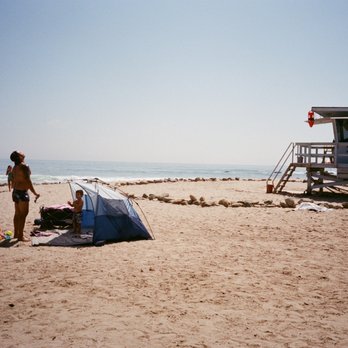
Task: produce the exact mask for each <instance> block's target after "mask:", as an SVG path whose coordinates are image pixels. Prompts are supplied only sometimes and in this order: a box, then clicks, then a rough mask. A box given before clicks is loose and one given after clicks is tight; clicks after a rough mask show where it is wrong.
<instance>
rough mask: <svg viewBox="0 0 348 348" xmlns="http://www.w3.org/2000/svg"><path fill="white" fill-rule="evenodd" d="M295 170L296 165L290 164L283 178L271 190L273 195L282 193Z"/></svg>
mask: <svg viewBox="0 0 348 348" xmlns="http://www.w3.org/2000/svg"><path fill="white" fill-rule="evenodd" d="M295 169H296V165H295V164H294V163H290V164H289V166H288V167H287V169H286V170H285V172H284V174H283V176H282V177H281V178H280V180H279V182H278V184H277V186H276V187H275V188H274V189H273V192H274V193H280V192H282V191H283V188H284V187H285V185H286V184H287V182H288V181H289V179H290V178H291V176H292V174H293V173H294V171H295Z"/></svg>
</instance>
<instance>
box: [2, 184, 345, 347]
mask: <svg viewBox="0 0 348 348" xmlns="http://www.w3.org/2000/svg"><path fill="white" fill-rule="evenodd" d="M304 185H305V184H303V183H301V182H293V183H290V185H289V189H291V191H294V192H303V191H304V189H305V186H304ZM265 186H266V185H265V182H264V181H247V180H239V181H237V180H234V181H220V180H217V181H199V182H183V181H179V182H166V183H151V184H143V185H123V186H121V189H122V190H123V191H125V192H127V193H128V194H131V195H134V196H135V197H136V201H137V202H138V203H139V204H140V206H141V208H142V209H143V211H144V212H145V214H146V217H147V219H148V221H149V223H150V225H151V227H152V230H153V232H154V235H155V237H156V239H155V240H153V241H137V242H122V243H113V244H107V245H104V246H102V247H94V246H89V247H48V246H37V247H33V246H31V245H30V243H11V246H10V247H1V248H0V262H1V265H2V267H1V270H0V272H1V277H0V297H1V302H0V313H1V334H0V341H1V344H0V346H1V347H8V348H9V347H197V348H198V347H214V348H215V347H342V348H343V347H347V346H348V324H347V323H348V314H347V310H348V273H347V264H348V253H347V252H348V244H347V226H348V214H347V212H348V210H347V209H345V208H343V206H345V205H346V203H347V201H348V199H347V195H346V196H342V195H340V196H333V195H325V196H323V197H318V196H315V197H312V199H313V202H314V203H316V204H320V206H325V207H328V208H331V209H329V210H328V211H325V212H314V211H308V210H296V209H294V208H291V207H284V208H282V207H281V205H283V206H284V202H285V199H286V198H291V199H292V200H293V201H294V202H295V204H296V205H298V203H299V201H300V200H301V199H303V198H304V197H302V196H301V195H298V194H295V195H288V196H287V195H275V194H267V193H266V190H265ZM36 189H37V191H38V192H39V193H40V194H41V197H40V199H39V201H38V202H37V203H36V204H35V203H34V202H33V201H32V202H31V203H30V213H29V216H28V218H27V223H26V228H25V234H26V236H27V237H29V235H30V232H31V230H32V229H33V221H34V219H36V218H38V217H39V216H40V215H39V208H40V206H42V205H44V206H48V205H51V204H62V203H66V201H67V200H68V199H71V195H70V189H69V186H68V184H52V185H37V186H36ZM152 195H153V196H152ZM190 195H191V196H195V197H196V198H197V199H198V200H199V199H200V198H201V197H202V198H203V200H204V201H205V202H207V206H205V207H202V206H201V205H195V204H189V203H188V201H189V200H190ZM157 196H159V197H166V198H167V200H168V201H169V202H168V203H165V202H163V201H162V202H161V201H159V200H158V198H156V197H157ZM143 197H145V198H143ZM149 198H150V199H149ZM183 200H185V202H184V201H183ZM203 200H200V201H201V202H202V201H203ZM221 200H226V201H227V202H229V204H228V206H227V207H225V206H224V205H223V204H221V203H220V204H219V202H221ZM191 203H192V202H191ZM0 207H1V212H0V214H1V215H0V227H1V228H2V229H3V230H7V229H12V218H13V210H14V208H13V203H12V201H11V194H10V193H9V192H8V191H7V187H6V186H1V187H0Z"/></svg>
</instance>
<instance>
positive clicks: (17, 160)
mask: <svg viewBox="0 0 348 348" xmlns="http://www.w3.org/2000/svg"><path fill="white" fill-rule="evenodd" d="M10 160H11V161H12V162H14V164H15V165H17V164H20V163H21V160H20V158H19V153H18V151H13V152H12V153H11V156H10Z"/></svg>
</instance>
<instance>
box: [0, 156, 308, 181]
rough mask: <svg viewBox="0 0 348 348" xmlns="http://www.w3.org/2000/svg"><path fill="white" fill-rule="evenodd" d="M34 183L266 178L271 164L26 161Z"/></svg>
mask: <svg viewBox="0 0 348 348" xmlns="http://www.w3.org/2000/svg"><path fill="white" fill-rule="evenodd" d="M26 163H27V164H28V165H29V166H30V169H31V171H32V176H31V179H32V181H33V183H35V184H41V183H58V182H66V181H68V180H78V179H93V178H99V179H101V180H103V181H106V182H112V181H135V180H143V179H167V178H171V179H175V178H178V179H181V178H183V179H192V178H196V177H200V178H236V177H238V178H240V179H267V178H268V177H269V175H270V174H271V172H272V170H273V168H274V167H273V166H262V165H232V164H178V163H135V162H102V161H55V160H28V161H27V162H26ZM9 164H11V165H12V163H11V161H10V160H4V159H0V173H1V174H0V183H1V184H4V183H6V182H7V177H6V175H5V173H6V169H7V166H8V165H9ZM294 177H298V178H303V177H304V173H301V172H295V175H294Z"/></svg>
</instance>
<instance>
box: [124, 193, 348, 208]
mask: <svg viewBox="0 0 348 348" xmlns="http://www.w3.org/2000/svg"><path fill="white" fill-rule="evenodd" d="M129 197H130V198H134V199H136V198H137V197H136V196H135V195H129ZM141 199H148V200H150V201H153V200H157V201H159V202H162V203H171V204H177V205H196V206H200V207H202V208H205V207H217V206H224V207H226V208H229V207H230V208H250V207H256V208H292V209H294V208H296V206H297V205H298V204H301V203H302V202H310V203H313V202H314V201H313V200H311V199H307V198H302V199H299V200H298V201H296V200H295V199H293V198H285V200H284V201H281V202H279V203H275V202H274V201H273V200H263V201H248V200H240V201H229V200H227V199H225V198H223V199H220V200H218V201H207V200H206V199H205V198H204V197H200V198H197V197H195V196H194V195H190V198H189V199H185V198H179V199H175V198H171V197H170V196H169V194H168V193H165V194H161V195H155V194H152V193H151V194H146V193H144V194H143V195H142V197H141ZM317 204H318V205H320V206H324V207H326V208H329V209H343V208H348V203H347V202H346V203H329V202H320V203H317Z"/></svg>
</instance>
